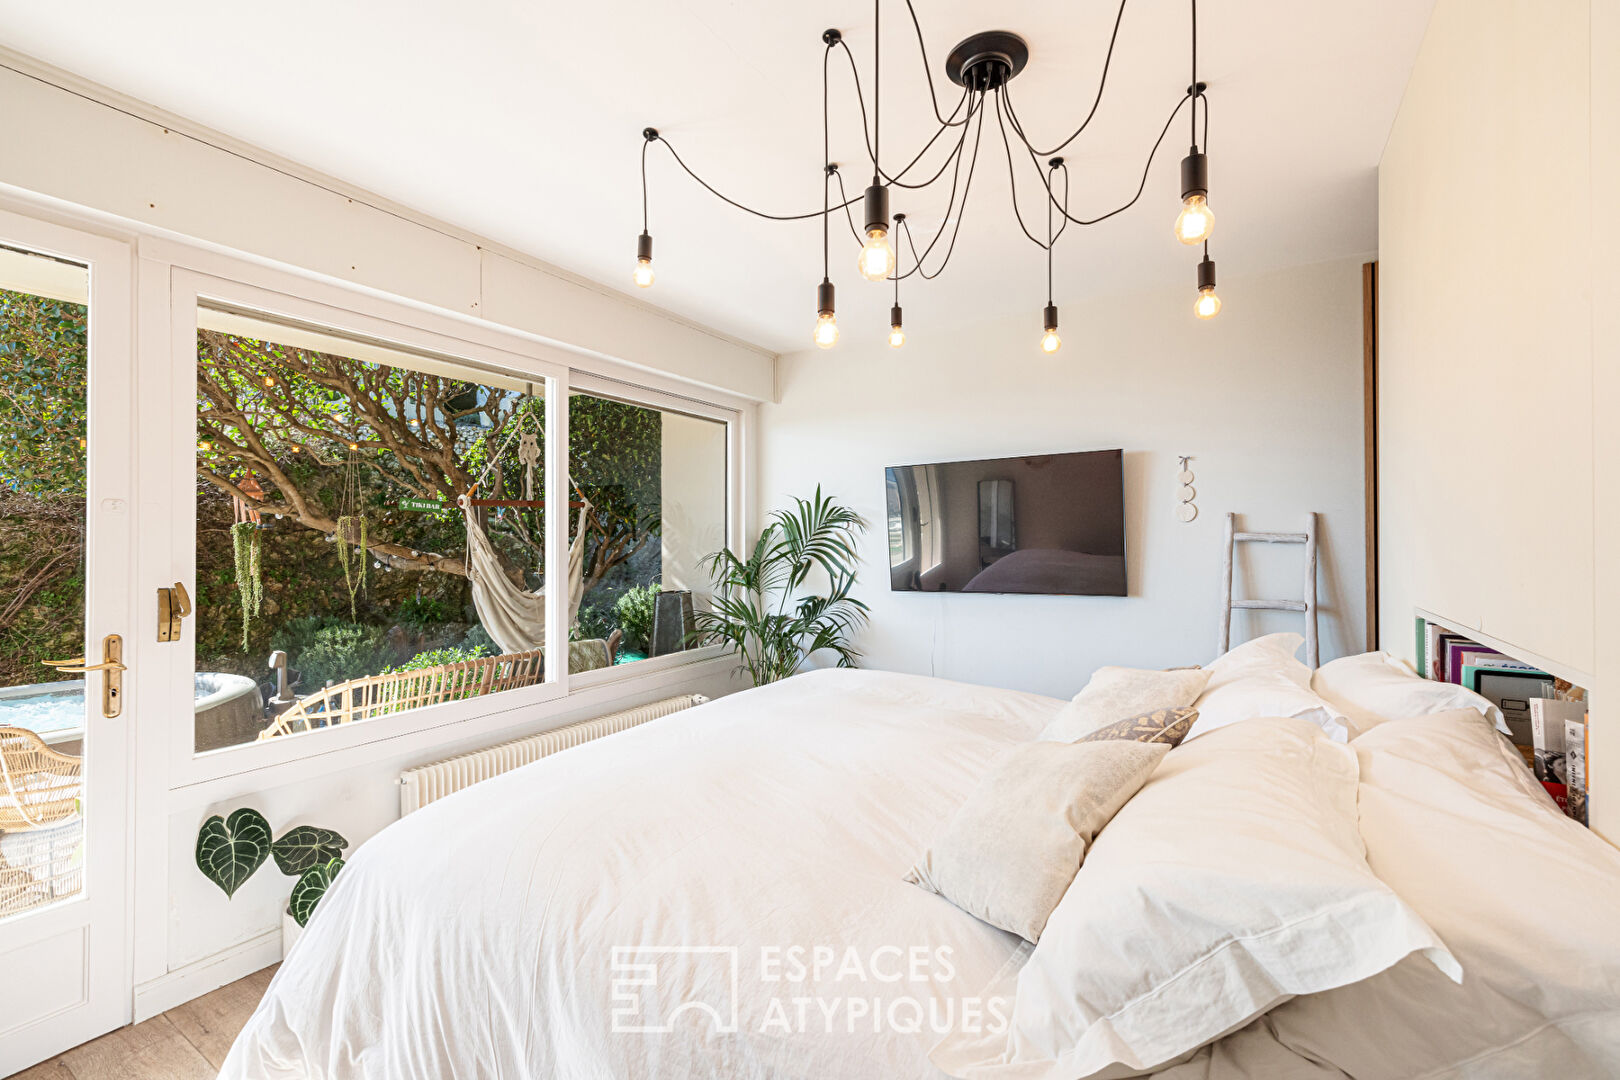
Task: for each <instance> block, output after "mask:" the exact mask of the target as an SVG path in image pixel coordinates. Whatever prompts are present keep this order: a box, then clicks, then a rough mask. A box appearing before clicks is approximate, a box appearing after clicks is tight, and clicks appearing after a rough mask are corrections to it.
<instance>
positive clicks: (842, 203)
mask: <svg viewBox="0 0 1620 1080" xmlns="http://www.w3.org/2000/svg"><path fill="white" fill-rule="evenodd" d="M1125 2H1126V0H1120V4H1119V11H1118V14H1116V15H1115V17H1114V29H1113V34H1112V35H1111V36H1110V37H1109V40H1108V53H1107V56H1106V57H1105V58H1104V60H1103V69H1102V75H1101V77H1100V78H1099V79H1098V83H1097V93H1096V96H1095V97H1094V98H1093V100H1092V104H1091V109H1090V110H1089V111H1088V112H1087V113H1086V116H1085V119H1084V120H1082V121H1081V122H1080V125H1079V126H1078V127H1077V128H1075V130H1074V132H1073V134H1071V135H1069V137H1068V138H1066V139H1064V140H1063V141H1062V142H1060V143H1058V144H1057V145H1056V146H1053V147H1050V148H1047V149H1038V148H1037V147H1036V145H1035V142H1034V140H1032V139H1031V138H1030V137H1029V135H1028V134H1027V133H1026V132H1025V130H1024V125H1023V124H1022V123H1021V122H1020V121H1019V118H1018V112H1017V110H1016V108H1015V107H1014V105H1013V101H1012V97H1011V95H1010V93H1009V89H1008V87H1009V84H1010V83H1011V82H1012V80H1013V79H1014V78H1015V77H1016V76H1017V75H1018V73H1019V72H1021V71H1022V70H1023V69H1024V66H1025V65H1026V64H1027V63H1028V62H1029V46H1028V45H1027V44H1026V43H1025V41H1024V39H1023V38H1021V37H1019V36H1018V35H1017V34H1014V33H1011V32H1009V31H1006V30H991V31H986V32H984V33H979V34H974V35H973V36H972V37H969V38H967V39H966V40H964V41H962V42H960V43H959V44H958V45H957V46H956V48H954V49H952V50H951V52H950V55H949V56H947V57H946V60H945V74H946V76H947V77H948V78H949V79H950V81H951V82H953V83H955V84H956V85H957V86H960V87H961V88H962V94H961V97H960V98H959V99H958V100H957V102H956V107H955V108H954V109H952V110H951V112H950V114H949V115H948V116H947V115H945V114H944V113H943V112H942V111H941V108H940V103H939V98H938V96H937V95H936V93H935V88H934V79H933V74H932V70H931V68H930V67H929V64H928V51H927V48H926V46H925V45H924V43H923V35H922V24H921V23H920V22H919V21H918V19H917V12H916V9H915V8H914V7H913V6H912V0H905V3H906V10H907V12H908V13H909V14H910V16H911V23H912V26H913V27H914V28H915V30H916V31H917V47H918V51H919V53H920V54H921V56H922V63H923V71H924V74H925V75H926V76H927V79H928V96H929V100H930V101H931V102H932V104H933V109H934V117H935V119H936V120H937V121H938V122H939V128H938V130H937V131H935V132H934V134H933V135H932V136H931V137H930V138H929V139H928V141H927V142H926V143H924V144H923V146H922V148H921V149H920V150H918V151H917V152H916V155H915V156H913V157H912V158H911V159H910V161H909V162H908V163H907V164H906V165H905V166H904V167H903V168H900V169H899V170H898V171H895V172H889V171H887V170H886V169H885V168H884V165H883V158H882V154H881V151H882V142H881V138H882V118H883V113H882V98H881V94H882V81H881V74H882V51H881V49H880V48H879V47H878V46H877V44H876V41H877V39H878V35H877V33H876V30H877V25H878V22H879V20H880V19H881V16H882V7H881V0H873V5H872V6H873V23H874V45H873V50H872V112H871V122H870V126H868V123H867V112H866V98H865V96H864V94H863V93H862V90H861V73H860V66H859V64H857V63H856V60H855V54H854V53H853V52H852V51H851V50H850V48H849V46H848V44H846V43H845V41H844V36H843V34H842V32H840V31H838V30H827V31H825V32H824V33H823V34H822V35H821V40H822V43H823V45H824V46H825V50H824V53H823V56H822V64H821V142H822V160H823V171H822V177H823V179H822V205H821V209H819V210H811V211H808V212H805V213H797V214H772V213H767V212H765V211H763V210H758V209H756V208H754V207H751V206H746V205H744V204H743V203H741V202H738V201H737V200H735V199H732V198H730V197H729V196H727V195H724V194H722V193H721V192H720V191H719V190H718V189H717V188H716V187H715V186H714V185H713V184H711V183H709V181H707V180H705V179H704V178H703V177H702V176H700V175H698V173H697V172H695V171H694V170H693V169H692V168H691V167H690V166H688V165H687V164H686V162H685V161H683V160H682V159H681V156H680V154H678V153H677V152H676V151H675V147H674V146H672V145H671V144H670V142H669V140H668V139H667V138H665V137H664V136H662V135H661V134H659V132H658V130H657V129H656V128H650V127H649V128H646V129H644V130H643V131H642V138H643V142H642V146H641V216H642V231H641V235H640V236H639V237H638V238H637V243H636V270H635V278H634V279H635V283H636V284H637V285H638V286H640V287H642V288H646V287H648V286H650V285H651V284H652V283H653V269H652V235H651V233H650V231H649V229H648V213H647V206H648V203H647V148H648V147H650V146H651V145H652V144H653V143H655V142H657V143H662V144H663V146H664V147H665V148H666V149H667V150H668V151H669V154H670V157H671V158H673V159H674V161H675V163H676V164H677V165H678V166H680V168H681V170H682V171H683V172H685V173H686V174H687V175H688V176H690V177H691V178H692V179H693V180H696V181H697V182H698V183H699V184H700V185H702V186H703V187H704V188H705V189H706V190H708V191H709V193H710V194H712V195H714V196H715V197H716V198H718V199H720V200H721V201H722V202H725V203H728V204H730V205H731V206H734V207H736V208H737V209H739V210H743V211H745V212H747V213H750V214H753V215H755V216H756V217H761V218H765V219H767V220H771V221H803V220H806V219H808V218H815V217H819V218H820V219H821V257H822V273H821V284H820V285H819V286H817V289H816V324H815V331H814V335H813V337H814V340H815V343H816V344H817V345H818V346H819V347H821V348H823V349H830V348H832V347H833V346H834V345H836V344H837V343H838V316H837V312H836V310H835V304H834V293H835V290H834V287H833V282H832V275H831V267H832V260H831V256H830V246H831V235H830V228H829V222H830V220H831V219H832V217H833V215H834V214H837V213H839V212H840V211H842V212H843V216H844V218H845V221H846V222H847V223H848V225H849V231H850V235H851V236H852V237H853V238H854V240H855V243H856V245H857V247H858V248H859V254H858V255H857V257H856V270H857V271H858V272H859V274H860V275H861V277H863V278H865V279H867V280H868V281H893V282H894V290H895V295H894V306H893V307H892V308H891V309H890V319H889V322H890V326H889V344H890V346H892V347H893V348H900V347H901V346H902V345H904V344H905V341H906V334H905V331H904V329H902V326H901V318H900V315H901V313H900V281H901V280H902V279H903V278H909V277H912V276H913V275H915V276H917V277H920V278H922V279H924V280H930V279H933V278H936V277H938V276H939V275H940V274H941V273H943V272H944V270H945V267H946V265H947V264H948V263H949V262H950V258H951V254H952V252H953V251H955V249H956V237H957V234H958V233H959V232H960V231H961V228H962V218H963V216H964V213H965V211H966V209H967V200H968V194H969V192H970V191H971V189H972V186H973V175H974V172H975V169H976V167H977V166H978V162H979V149H980V147H981V145H982V144H983V135H984V127H985V122H986V119H987V117H988V116H989V113H990V112H991V111H992V109H993V111H994V113H995V126H994V128H993V129H992V132H991V138H992V140H993V139H994V138H995V133H996V132H997V131H999V132H1000V135H1001V144H1002V148H1003V151H1004V153H1005V156H1006V159H1007V171H1008V178H1009V181H1010V182H1011V185H1012V204H1013V215H1014V217H1015V218H1016V219H1017V221H1018V226H1019V228H1020V229H1021V230H1022V231H1023V233H1024V235H1025V236H1026V237H1027V238H1028V239H1029V241H1030V242H1031V243H1033V244H1034V245H1035V246H1036V247H1038V248H1041V249H1042V250H1043V251H1044V252H1045V254H1046V307H1045V309H1044V310H1043V312H1042V327H1043V329H1044V331H1045V332H1044V333H1043V335H1042V337H1041V349H1042V350H1043V351H1044V352H1046V353H1055V352H1057V350H1058V349H1059V348H1060V347H1061V346H1062V340H1061V339H1060V338H1059V337H1058V331H1057V306H1056V305H1055V304H1054V303H1053V300H1052V251H1053V249H1054V248H1055V247H1056V246H1057V242H1058V240H1059V239H1060V238H1061V237H1062V236H1063V234H1064V232H1065V231H1066V230H1067V229H1068V227H1069V226H1070V225H1071V224H1072V225H1096V224H1098V223H1099V222H1102V221H1106V220H1107V219H1108V218H1111V217H1113V216H1115V215H1116V214H1120V213H1123V212H1124V211H1126V210H1129V209H1130V208H1131V207H1133V206H1135V205H1136V202H1137V200H1138V199H1140V198H1141V197H1142V192H1143V191H1144V190H1146V188H1147V178H1148V174H1149V173H1150V172H1151V171H1152V168H1153V161H1154V159H1155V158H1156V157H1157V156H1158V152H1159V147H1160V146H1161V145H1162V144H1163V143H1164V139H1165V136H1166V135H1167V134H1168V133H1169V131H1170V125H1171V124H1172V123H1174V122H1175V119H1176V116H1177V115H1178V114H1179V113H1180V112H1181V110H1182V109H1183V108H1184V107H1185V108H1187V110H1188V119H1189V124H1190V127H1191V132H1192V140H1191V142H1192V145H1191V148H1190V149H1189V151H1188V153H1187V156H1186V157H1185V158H1183V159H1182V161H1181V199H1182V205H1181V212H1180V213H1179V215H1178V216H1177V217H1176V221H1175V232H1176V239H1177V240H1179V241H1180V242H1181V243H1183V244H1188V245H1198V244H1202V245H1203V248H1204V258H1203V261H1202V262H1200V263H1199V264H1198V299H1197V302H1196V304H1195V305H1194V314H1196V315H1197V316H1198V318H1200V319H1210V318H1213V317H1214V316H1215V314H1216V313H1217V312H1219V311H1220V309H1221V301H1220V298H1219V297H1218V296H1216V295H1215V264H1214V262H1213V261H1211V260H1210V257H1209V237H1210V233H1211V232H1212V231H1213V230H1214V227H1215V214H1214V211H1212V210H1211V209H1210V205H1209V163H1208V158H1207V157H1206V156H1205V151H1207V149H1208V143H1209V106H1208V100H1207V98H1206V97H1205V90H1206V89H1207V87H1206V85H1205V84H1204V83H1201V82H1199V81H1198V0H1189V2H1190V5H1191V19H1190V27H1191V39H1192V80H1191V82H1190V83H1189V84H1188V86H1187V89H1186V90H1185V92H1184V93H1183V94H1182V95H1181V97H1180V98H1179V100H1177V101H1176V104H1175V107H1174V108H1173V109H1172V110H1171V111H1170V116H1169V118H1168V119H1167V120H1166V121H1165V122H1164V127H1163V129H1162V130H1160V132H1159V136H1158V139H1157V140H1156V141H1155V142H1154V144H1153V149H1152V150H1151V151H1150V152H1149V153H1148V159H1147V164H1146V165H1145V166H1144V167H1143V169H1142V178H1141V183H1140V184H1138V186H1137V189H1136V194H1134V195H1132V196H1131V198H1130V200H1129V201H1128V202H1126V203H1125V204H1124V205H1122V206H1117V207H1115V208H1113V209H1111V210H1108V211H1106V212H1104V213H1100V214H1098V215H1096V216H1094V217H1085V216H1083V215H1081V214H1077V213H1071V212H1070V208H1069V172H1068V168H1067V166H1066V165H1065V164H1064V159H1063V158H1062V157H1059V156H1056V155H1057V154H1058V152H1059V151H1062V150H1064V149H1066V148H1068V147H1069V146H1070V145H1071V144H1073V143H1074V142H1075V140H1077V139H1079V138H1080V136H1081V135H1082V134H1084V133H1085V130H1086V128H1087V127H1088V126H1089V125H1090V124H1091V121H1092V119H1093V118H1094V117H1095V116H1096V115H1097V109H1098V106H1099V105H1100V104H1101V103H1102V94H1103V89H1104V88H1105V87H1106V86H1107V83H1108V71H1109V67H1110V65H1111V64H1112V63H1113V58H1114V46H1115V44H1116V43H1117V42H1118V40H1119V30H1120V23H1121V21H1122V20H1123V19H1124V16H1125ZM837 50H842V52H843V54H844V56H845V57H846V58H847V59H848V60H849V69H850V74H851V76H852V77H853V79H854V83H855V94H856V98H857V100H858V101H859V103H860V123H861V132H862V136H863V138H864V140H865V143H866V148H867V152H868V154H869V156H870V158H871V162H872V182H871V183H870V184H869V185H868V186H867V187H866V190H865V191H864V193H863V194H862V195H861V196H859V197H857V198H853V199H852V198H850V197H849V195H848V192H847V191H846V190H845V188H844V179H843V175H842V174H841V173H840V172H839V169H838V165H837V164H836V163H834V162H833V161H832V159H831V116H830V112H829V108H828V82H829V78H830V65H831V63H832V56H833V53H834V52H835V51H837ZM1201 103H1202V104H1203V106H1204V108H1203V134H1204V149H1203V150H1200V148H1199V140H1198V134H1199V124H1198V118H1199V105H1200V104H1201ZM947 133H951V134H950V136H949V137H945V136H947ZM942 137H945V138H944V142H943V143H942V144H941V148H942V152H943V153H944V157H943V160H941V161H939V162H938V167H937V168H936V169H934V170H933V172H932V174H931V175H927V176H926V179H924V178H923V176H924V175H925V174H927V173H928V171H929V166H922V167H921V168H919V165H921V163H922V162H923V159H924V158H925V157H928V156H929V153H930V151H931V150H933V148H934V146H935V144H936V143H940V140H941V138H942ZM970 142H971V144H972V145H971V147H970V146H969V143H970ZM1075 152H1077V151H1074V150H1071V151H1070V153H1071V154H1073V153H1075ZM1048 155H1052V156H1051V157H1049V158H1048V160H1047V161H1046V163H1045V166H1044V167H1043V166H1042V163H1041V160H1040V159H1041V158H1042V157H1046V156H1048ZM1025 158H1027V159H1028V162H1029V165H1030V166H1032V168H1031V169H1029V170H1028V171H1033V172H1034V174H1035V176H1036V178H1037V180H1038V181H1039V185H1040V186H1039V192H1038V194H1037V197H1039V195H1040V194H1044V195H1045V196H1046V198H1045V200H1044V201H1045V203H1046V236H1045V238H1044V239H1043V238H1041V237H1039V236H1037V235H1035V234H1034V233H1032V232H1031V231H1030V230H1029V227H1028V226H1027V225H1026V224H1025V222H1024V216H1023V212H1022V209H1021V207H1020V204H1019V198H1018V186H1019V173H1020V167H1019V163H1020V162H1022V161H1023V160H1024V159H1025ZM964 164H965V165H966V169H965V170H964V168H963V166H964ZM947 173H949V174H950V197H949V201H948V204H947V208H946V212H945V215H944V217H943V218H941V220H940V225H939V228H938V229H936V230H935V231H934V234H933V236H931V237H929V238H927V241H926V243H923V244H922V245H921V247H920V249H919V245H918V241H917V238H916V237H914V236H913V235H912V231H911V226H910V224H909V223H907V221H906V216H905V215H904V214H898V213H897V214H895V215H894V216H893V222H892V225H891V221H890V213H889V198H890V191H891V189H893V188H899V189H901V190H902V191H920V190H925V189H928V188H931V187H932V186H933V185H935V184H936V183H938V184H943V183H944V181H945V176H946V174H947ZM914 174H915V175H914ZM1060 175H1061V178H1062V184H1061V185H1059V184H1058V178H1059V176H1060ZM908 178H909V179H908ZM834 182H836V183H837V186H838V199H839V201H838V202H836V203H835V202H833V200H832V186H833V184H834ZM1026 183H1027V181H1026ZM856 203H859V204H860V205H861V209H862V226H861V227H860V228H856V226H855V216H854V213H853V211H852V210H851V209H850V208H851V207H852V206H854V205H855V204H856ZM953 219H954V220H953ZM902 234H903V238H904V242H905V243H904V247H905V250H906V251H907V252H909V254H910V256H911V258H910V262H911V266H910V268H909V269H906V270H904V271H902V270H901V269H900V267H899V265H898V259H897V258H896V248H897V247H899V246H900V240H901V239H902ZM947 234H949V239H948V240H946V243H945V245H944V247H943V249H942V251H941V253H940V255H939V257H938V259H937V260H935V261H933V262H932V263H931V262H930V260H931V259H932V258H933V256H934V254H935V251H936V248H938V247H939V244H940V241H941V240H942V239H946V236H947Z"/></svg>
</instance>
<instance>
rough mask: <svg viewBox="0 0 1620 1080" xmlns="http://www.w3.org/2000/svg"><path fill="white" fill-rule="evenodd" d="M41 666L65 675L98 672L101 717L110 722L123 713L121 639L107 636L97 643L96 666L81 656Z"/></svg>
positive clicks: (122, 645) (124, 670) (126, 669)
mask: <svg viewBox="0 0 1620 1080" xmlns="http://www.w3.org/2000/svg"><path fill="white" fill-rule="evenodd" d="M45 664H46V666H48V667H52V668H55V669H56V670H57V671H60V672H63V673H66V674H74V675H87V674H89V673H90V672H92V671H99V672H101V673H102V677H101V715H102V716H105V717H106V718H107V719H109V720H112V719H116V718H117V717H118V716H119V715H120V714H121V713H123V711H124V672H126V671H128V670H129V668H128V666H127V665H125V664H124V639H123V638H121V637H119V636H118V635H117V634H108V635H107V636H106V637H105V638H103V639H102V640H101V663H99V664H86V663H85V662H84V657H82V656H76V657H74V658H73V659H72V660H47V661H45Z"/></svg>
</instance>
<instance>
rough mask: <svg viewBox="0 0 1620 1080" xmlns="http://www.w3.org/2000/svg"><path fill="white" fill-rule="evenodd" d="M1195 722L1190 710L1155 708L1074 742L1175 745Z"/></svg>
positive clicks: (1184, 736) (1196, 712)
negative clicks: (1124, 741) (1105, 740)
mask: <svg viewBox="0 0 1620 1080" xmlns="http://www.w3.org/2000/svg"><path fill="white" fill-rule="evenodd" d="M1197 719H1198V710H1197V709H1193V708H1182V709H1155V710H1153V711H1152V712H1150V713H1143V714H1142V715H1141V716H1132V717H1130V718H1128V719H1125V720H1116V721H1114V722H1113V723H1112V724H1107V725H1104V726H1103V727H1100V728H1098V729H1097V730H1096V731H1093V732H1092V733H1091V734H1089V735H1085V736H1082V737H1081V738H1078V739H1076V740H1075V742H1095V741H1100V740H1103V739H1131V740H1134V741H1136V742H1152V743H1169V744H1170V745H1171V746H1175V745H1176V744H1177V743H1179V742H1181V740H1182V739H1185V738H1186V737H1187V732H1188V731H1189V730H1190V729H1191V728H1192V726H1193V721H1194V720H1197Z"/></svg>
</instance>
